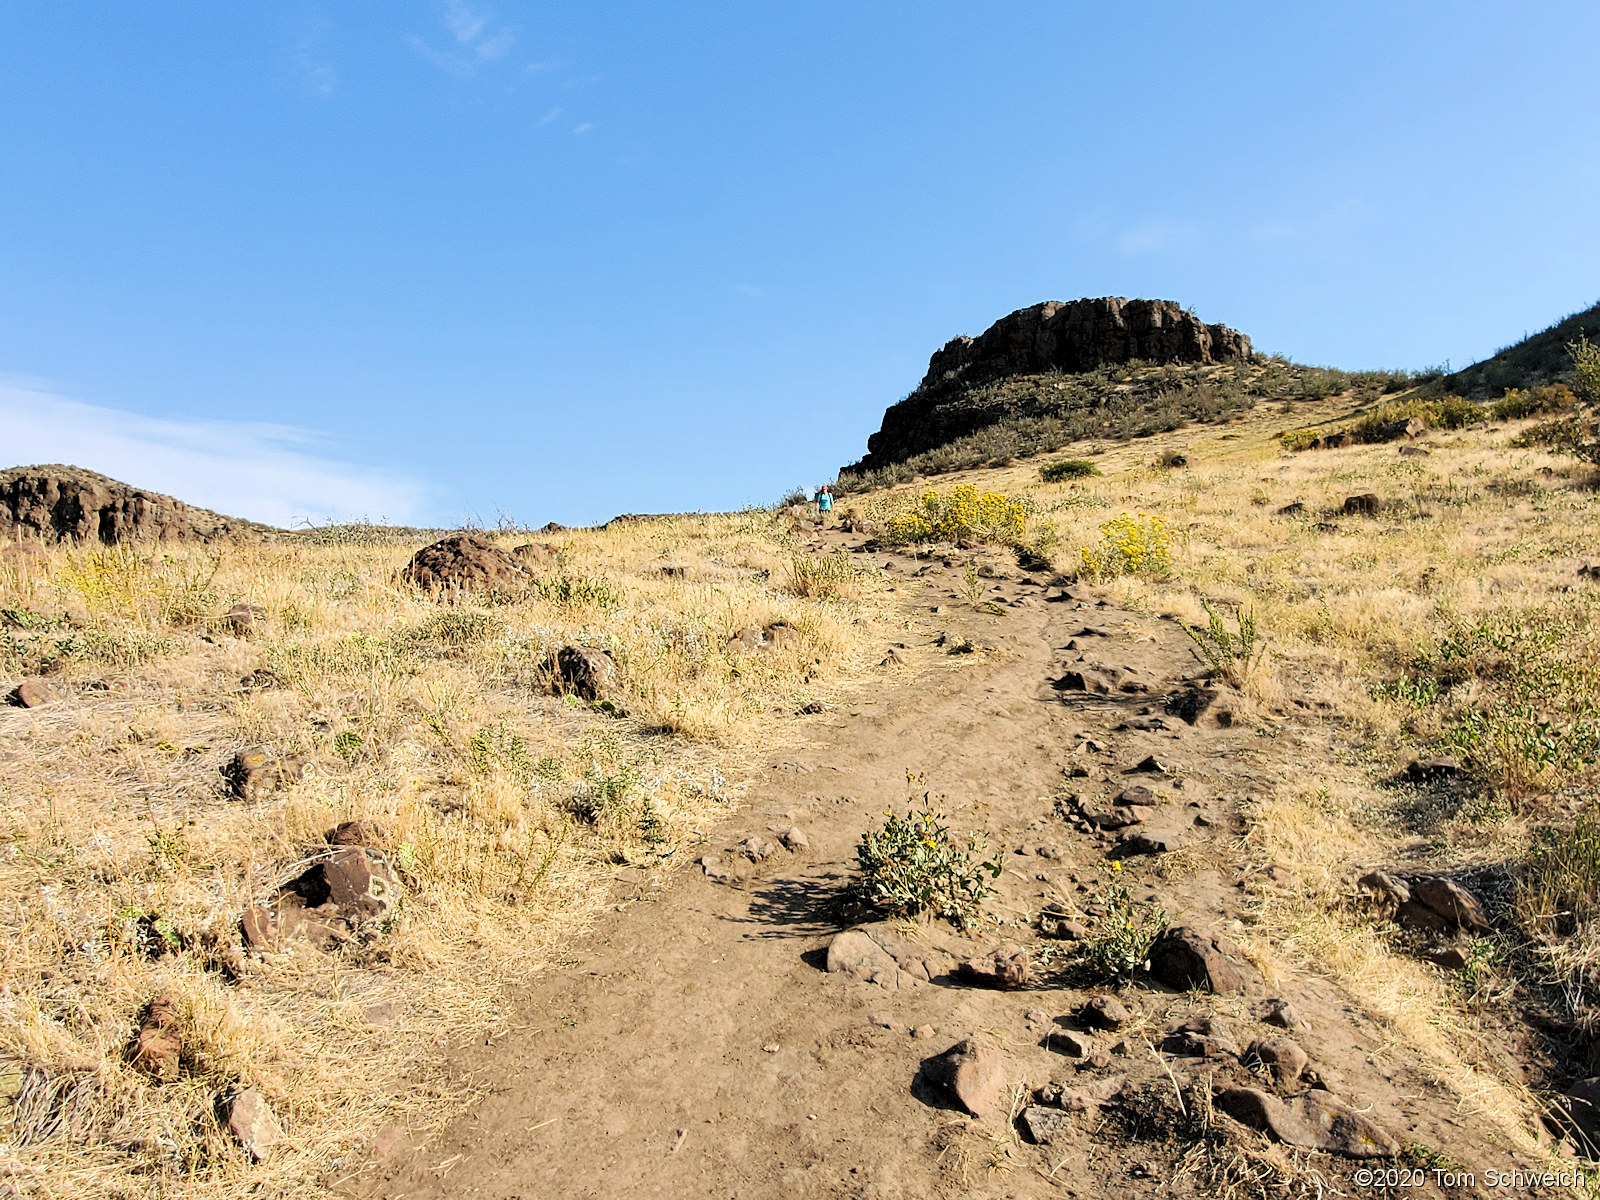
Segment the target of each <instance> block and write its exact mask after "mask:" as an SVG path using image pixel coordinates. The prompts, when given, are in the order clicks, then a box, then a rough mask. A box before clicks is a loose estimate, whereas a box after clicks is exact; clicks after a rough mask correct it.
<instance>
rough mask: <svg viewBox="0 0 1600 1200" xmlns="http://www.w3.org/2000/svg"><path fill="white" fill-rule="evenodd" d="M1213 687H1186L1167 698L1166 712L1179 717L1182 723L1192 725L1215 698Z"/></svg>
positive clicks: (1215, 692)
mask: <svg viewBox="0 0 1600 1200" xmlns="http://www.w3.org/2000/svg"><path fill="white" fill-rule="evenodd" d="M1217 695H1218V693H1217V690H1216V689H1215V688H1187V689H1185V690H1184V691H1181V692H1175V693H1174V694H1173V695H1171V696H1169V697H1168V698H1167V704H1166V709H1167V714H1168V715H1169V716H1174V717H1178V718H1180V719H1181V720H1182V721H1183V723H1184V724H1186V725H1193V724H1194V723H1195V722H1196V721H1198V720H1199V719H1200V718H1201V717H1203V716H1205V714H1206V712H1207V711H1208V710H1209V709H1210V708H1211V706H1212V705H1213V704H1215V703H1216V700H1217Z"/></svg>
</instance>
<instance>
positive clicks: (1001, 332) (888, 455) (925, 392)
mask: <svg viewBox="0 0 1600 1200" xmlns="http://www.w3.org/2000/svg"><path fill="white" fill-rule="evenodd" d="M1249 357H1250V339H1249V338H1248V337H1246V336H1245V335H1244V334H1242V333H1240V332H1239V331H1238V330H1236V329H1230V328H1229V327H1228V326H1226V325H1207V324H1206V323H1205V322H1203V321H1201V320H1200V318H1198V317H1196V316H1195V315H1194V314H1193V313H1191V312H1189V311H1188V310H1187V309H1185V308H1184V307H1183V306H1181V305H1179V304H1178V303H1176V302H1175V301H1172V300H1128V299H1125V298H1123V297H1121V296H1102V297H1100V298H1099V299H1083V300H1073V301H1070V302H1068V303H1062V302H1061V301H1058V300H1049V301H1046V302H1045V303H1043V304H1035V305H1033V306H1032V307H1030V308H1020V309H1018V310H1017V311H1016V312H1014V313H1011V314H1009V315H1008V316H1004V317H1001V318H1000V319H999V320H998V321H996V322H995V323H994V324H993V325H991V326H989V328H988V329H986V330H984V331H983V333H981V334H980V335H978V336H977V337H975V338H972V337H965V336H963V337H958V338H953V339H952V340H951V341H949V342H947V343H945V345H944V347H943V348H942V349H940V350H938V351H936V352H935V353H934V355H933V357H932V359H930V360H929V362H928V373H927V374H926V375H925V376H923V379H922V382H921V383H920V384H919V385H918V386H917V390H916V391H914V392H912V393H911V395H909V396H907V397H906V398H905V399H904V400H902V401H900V402H899V403H898V404H895V405H893V406H891V407H890V408H889V410H888V411H887V412H885V413H884V415H883V427H882V428H881V429H879V430H878V432H877V433H875V434H873V435H872V436H871V437H870V438H868V439H867V455H866V457H865V458H863V459H862V460H861V461H860V462H859V463H857V464H855V466H853V467H851V468H849V469H850V470H852V471H857V472H860V471H868V470H874V469H876V468H879V467H883V466H886V465H888V464H890V463H895V462H903V461H905V460H906V459H908V458H910V457H911V456H912V455H914V454H920V453H922V452H924V451H926V450H931V449H933V448H935V447H937V446H942V445H944V444H946V443H947V442H950V441H953V440H954V439H956V438H959V437H965V436H966V435H968V434H970V433H974V432H976V431H977V430H979V429H982V428H984V427H985V426H987V425H992V424H995V423H996V422H998V421H1001V420H1004V419H1006V418H1007V417H1016V416H1039V415H1049V414H1051V412H1052V410H1053V408H1054V406H1053V405H1052V404H1051V397H1050V394H1049V393H1048V391H1043V390H1041V391H1040V392H1038V393H1037V394H1036V395H1033V396H1031V397H1024V398H1022V399H1021V400H1020V401H1019V400H1018V399H1017V398H1016V397H1008V398H1007V400H1006V402H1005V403H1003V404H995V403H992V402H991V403H985V402H984V397H982V396H980V395H975V394H974V393H975V392H979V391H980V390H981V389H982V388H983V386H984V385H985V384H991V383H994V382H995V381H997V380H1003V379H1007V378H1011V377H1015V376H1027V375H1051V374H1057V373H1060V374H1078V373H1081V372H1084V371H1092V370H1094V369H1095V368H1096V367H1102V366H1106V365H1112V364H1118V363H1130V362H1142V363H1150V364H1171V363H1183V364H1206V363H1216V362H1223V361H1226V360H1229V359H1248V358H1249Z"/></svg>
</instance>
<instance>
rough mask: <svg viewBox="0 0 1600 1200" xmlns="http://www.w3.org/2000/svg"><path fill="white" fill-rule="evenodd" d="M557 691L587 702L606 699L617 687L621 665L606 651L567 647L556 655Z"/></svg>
mask: <svg viewBox="0 0 1600 1200" xmlns="http://www.w3.org/2000/svg"><path fill="white" fill-rule="evenodd" d="M554 681H555V685H556V690H557V691H559V692H564V693H571V694H573V695H576V696H579V697H580V698H582V699H584V700H602V699H604V698H605V697H606V696H607V695H608V694H610V693H611V692H612V691H614V690H615V688H616V686H617V664H616V662H615V661H614V660H613V659H612V657H611V655H610V654H608V653H606V651H604V650H595V649H592V648H590V647H588V646H563V647H561V649H560V650H558V651H557V652H556V657H555V673H554Z"/></svg>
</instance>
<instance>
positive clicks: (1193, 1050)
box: [1161, 1017, 1239, 1058]
mask: <svg viewBox="0 0 1600 1200" xmlns="http://www.w3.org/2000/svg"><path fill="white" fill-rule="evenodd" d="M1161 1049H1162V1051H1163V1052H1164V1053H1166V1054H1176V1055H1179V1056H1181V1057H1184V1058H1220V1057H1221V1056H1223V1055H1228V1056H1229V1057H1232V1058H1238V1057H1239V1043H1238V1042H1236V1041H1234V1038H1233V1031H1232V1030H1231V1029H1229V1028H1228V1026H1227V1024H1226V1023H1225V1022H1223V1021H1221V1020H1220V1019H1218V1018H1216V1017H1190V1018H1189V1019H1188V1020H1185V1021H1180V1022H1178V1023H1177V1024H1175V1025H1173V1026H1171V1027H1170V1028H1169V1029H1168V1030H1167V1033H1166V1036H1165V1037H1164V1038H1162V1039H1161Z"/></svg>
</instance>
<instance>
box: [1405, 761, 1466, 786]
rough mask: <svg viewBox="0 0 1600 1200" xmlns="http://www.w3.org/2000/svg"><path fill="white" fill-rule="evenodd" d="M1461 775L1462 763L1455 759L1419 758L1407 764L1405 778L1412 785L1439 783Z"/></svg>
mask: <svg viewBox="0 0 1600 1200" xmlns="http://www.w3.org/2000/svg"><path fill="white" fill-rule="evenodd" d="M1460 774H1461V763H1460V762H1459V761H1458V760H1457V759H1454V758H1449V757H1439V758H1418V759H1414V760H1412V761H1411V762H1410V763H1407V764H1406V769H1405V777H1406V779H1408V780H1409V781H1410V782H1412V783H1438V782H1440V781H1441V780H1446V779H1454V778H1455V777H1456V776H1458V775H1460Z"/></svg>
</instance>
